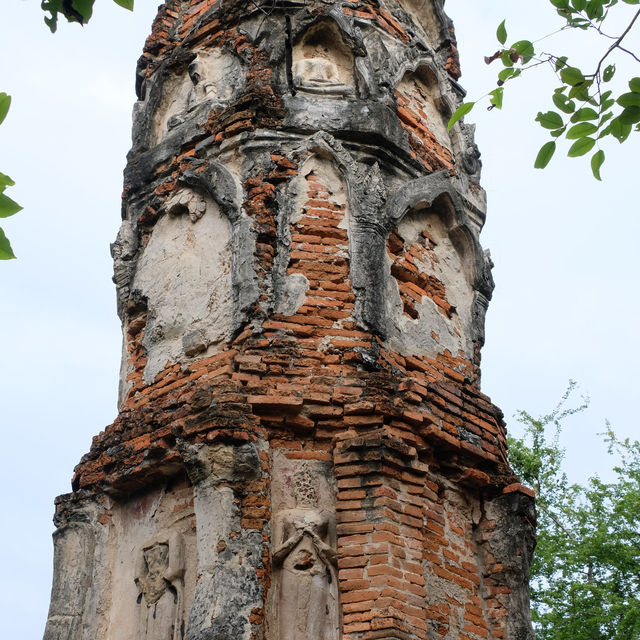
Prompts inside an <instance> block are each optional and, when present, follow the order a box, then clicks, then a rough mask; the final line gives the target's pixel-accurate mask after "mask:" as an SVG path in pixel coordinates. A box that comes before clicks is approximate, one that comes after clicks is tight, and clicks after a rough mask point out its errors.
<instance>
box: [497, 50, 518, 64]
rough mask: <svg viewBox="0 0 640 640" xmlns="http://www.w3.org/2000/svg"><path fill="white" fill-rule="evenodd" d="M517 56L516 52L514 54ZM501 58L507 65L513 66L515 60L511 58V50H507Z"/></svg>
mask: <svg viewBox="0 0 640 640" xmlns="http://www.w3.org/2000/svg"><path fill="white" fill-rule="evenodd" d="M514 56H515V54H514ZM500 60H501V61H502V64H503V65H504V66H505V67H513V60H512V59H511V52H510V51H505V52H504V53H503V54H502V55H501V56H500Z"/></svg>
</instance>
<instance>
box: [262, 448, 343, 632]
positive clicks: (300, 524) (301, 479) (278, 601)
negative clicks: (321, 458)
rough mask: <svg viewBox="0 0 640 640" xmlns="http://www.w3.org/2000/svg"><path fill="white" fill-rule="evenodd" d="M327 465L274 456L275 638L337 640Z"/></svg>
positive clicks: (331, 499)
mask: <svg viewBox="0 0 640 640" xmlns="http://www.w3.org/2000/svg"><path fill="white" fill-rule="evenodd" d="M329 473H330V471H329V469H327V468H326V467H325V466H324V465H322V464H320V463H316V462H312V461H306V460H305V461H299V460H298V461H294V460H287V459H286V458H285V457H284V456H279V455H277V456H274V476H273V488H272V491H273V506H274V511H273V512H274V516H273V533H272V540H271V543H272V559H273V566H274V570H275V573H274V576H275V584H274V587H273V597H272V605H271V614H272V615H271V618H270V620H271V627H272V634H273V638H274V639H277V640H310V639H311V638H313V639H314V640H315V639H317V640H338V638H339V637H340V608H339V591H338V580H337V551H336V518H335V507H334V493H333V487H332V483H331V481H330V479H329V477H330V476H329Z"/></svg>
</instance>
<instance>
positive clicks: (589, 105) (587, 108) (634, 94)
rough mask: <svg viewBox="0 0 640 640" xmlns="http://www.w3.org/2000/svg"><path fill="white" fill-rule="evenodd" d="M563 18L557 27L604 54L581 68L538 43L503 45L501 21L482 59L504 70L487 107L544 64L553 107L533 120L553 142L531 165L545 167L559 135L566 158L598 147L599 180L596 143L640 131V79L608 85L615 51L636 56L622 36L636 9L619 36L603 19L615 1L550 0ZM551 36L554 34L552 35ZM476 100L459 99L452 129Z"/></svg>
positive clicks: (634, 1) (637, 0) (639, 0)
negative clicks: (552, 84) (553, 83)
mask: <svg viewBox="0 0 640 640" xmlns="http://www.w3.org/2000/svg"><path fill="white" fill-rule="evenodd" d="M549 2H550V3H551V5H553V8H554V10H555V11H556V12H557V14H558V15H559V16H560V18H561V19H562V21H563V25H562V27H561V28H560V29H559V31H560V32H561V31H565V30H567V29H570V30H579V31H584V32H586V33H587V34H597V36H598V38H599V41H598V42H597V43H596V44H599V45H600V46H602V43H603V42H604V43H605V44H604V46H603V51H602V55H601V56H600V58H599V60H598V62H597V63H596V64H595V67H594V68H593V69H589V70H587V69H584V68H581V67H582V66H583V65H580V66H578V65H577V64H574V63H573V61H572V62H571V63H570V61H569V58H568V56H566V55H562V54H561V53H559V52H556V53H548V52H545V51H539V50H537V48H536V47H537V44H538V42H540V41H542V40H545V38H541V39H540V40H539V41H532V40H527V39H525V40H518V41H516V42H514V43H513V44H511V45H507V44H506V43H507V38H508V34H507V28H506V23H505V21H504V20H503V21H502V22H501V23H500V25H499V26H498V29H497V31H496V37H497V39H498V42H499V43H500V46H501V48H500V49H498V50H497V51H496V52H495V53H494V54H493V55H491V56H488V57H485V62H486V63H487V64H491V63H492V62H495V61H499V62H500V63H501V64H502V66H503V69H502V70H501V71H500V72H499V73H498V80H497V84H498V87H497V88H496V89H493V90H492V91H490V92H489V93H488V94H487V95H488V97H489V101H490V103H491V105H490V107H489V108H490V109H492V108H494V107H495V108H498V109H501V108H502V103H503V97H504V89H505V85H506V84H507V83H509V82H511V81H513V80H515V79H516V78H519V77H522V76H523V74H524V73H525V72H527V71H529V70H531V69H533V68H535V67H538V66H540V65H546V66H548V67H549V68H550V69H551V71H552V72H553V74H554V76H555V78H556V79H557V84H558V86H557V87H556V88H555V89H554V90H553V93H552V94H551V100H552V102H553V105H554V107H555V108H554V109H551V110H548V111H546V112H542V111H541V112H539V113H538V115H537V117H536V121H537V122H539V123H540V125H541V126H542V127H543V128H544V129H546V130H547V131H548V132H549V134H550V136H551V138H552V140H550V141H549V142H547V143H546V144H544V145H543V146H542V148H541V149H540V151H539V152H538V155H537V157H536V159H535V163H534V166H535V167H536V168H537V169H544V168H545V167H546V166H547V165H548V164H549V162H550V160H551V158H552V157H553V154H554V153H555V151H556V147H557V142H556V140H557V139H558V138H561V137H564V138H565V139H566V140H567V141H569V145H570V146H569V150H568V153H567V155H568V156H569V157H570V158H576V157H579V156H583V155H585V154H587V153H589V152H590V151H592V150H593V149H594V147H596V151H595V153H594V154H593V156H592V157H591V170H592V172H593V175H594V177H595V178H596V179H597V180H600V179H601V176H600V169H601V167H602V165H603V163H604V160H605V154H604V151H603V150H602V149H600V148H599V141H600V140H601V139H603V138H605V137H607V136H611V137H612V138H614V139H616V140H617V141H618V142H620V143H622V142H625V140H627V138H628V137H629V135H630V134H631V132H632V131H636V132H637V131H640V77H637V76H634V77H631V78H629V79H628V80H627V82H626V86H625V87H624V90H623V91H622V92H617V91H614V89H612V88H610V87H611V85H609V83H610V82H611V80H612V79H613V77H614V75H615V73H616V64H615V62H614V61H613V56H614V54H622V55H624V56H630V57H631V58H632V59H633V60H634V61H635V62H640V58H638V56H637V55H636V54H635V53H634V52H632V51H630V50H629V49H628V48H626V40H628V36H629V34H630V33H631V32H632V30H633V29H634V28H637V26H638V24H640V20H638V18H639V17H640V9H638V11H636V12H635V13H634V14H633V16H632V17H631V19H630V20H629V22H628V23H627V25H626V26H625V28H624V29H623V30H622V32H621V33H619V34H617V35H611V34H609V33H608V32H607V31H606V29H607V28H608V27H607V25H606V20H607V18H608V17H609V16H610V12H611V10H612V8H613V7H614V6H615V5H617V4H618V3H619V0H549ZM622 2H623V3H624V4H627V5H638V4H640V0H622ZM552 35H553V34H552ZM475 104H476V101H474V102H465V103H463V104H462V105H461V106H460V107H459V108H458V109H457V110H456V112H455V113H454V114H453V116H452V117H451V119H450V121H449V128H451V127H452V126H453V125H454V124H455V123H456V122H457V121H458V120H459V119H460V118H462V117H463V116H464V115H465V114H467V113H469V112H470V111H471V109H472V108H473V107H474V105H475Z"/></svg>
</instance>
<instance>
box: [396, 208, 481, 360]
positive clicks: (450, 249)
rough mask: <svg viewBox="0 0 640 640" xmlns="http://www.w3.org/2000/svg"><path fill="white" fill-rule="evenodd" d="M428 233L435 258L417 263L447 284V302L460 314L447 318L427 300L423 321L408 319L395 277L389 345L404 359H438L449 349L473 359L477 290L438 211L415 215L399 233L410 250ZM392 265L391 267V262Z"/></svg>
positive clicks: (421, 308)
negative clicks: (475, 291) (435, 357)
mask: <svg viewBox="0 0 640 640" xmlns="http://www.w3.org/2000/svg"><path fill="white" fill-rule="evenodd" d="M423 231H426V232H427V233H428V234H429V235H430V236H431V237H432V238H433V240H434V241H435V242H436V246H435V247H434V248H432V250H431V252H430V253H429V254H427V255H430V257H428V258H427V260H426V261H423V260H418V259H416V258H414V261H415V265H416V267H417V268H418V270H419V271H420V272H421V273H424V274H427V275H432V276H433V277H435V278H436V279H437V280H439V281H440V282H441V283H442V284H443V285H444V287H445V290H446V301H447V302H449V304H451V305H452V306H453V307H455V312H454V313H453V315H452V317H451V318H447V317H446V316H445V315H443V313H442V312H441V311H440V310H439V307H438V306H437V305H436V304H435V303H434V302H433V300H431V298H429V297H428V296H424V297H423V298H422V302H421V303H416V304H415V309H416V311H417V312H418V314H419V317H418V318H417V319H415V320H414V319H412V318H410V317H408V316H407V315H406V314H404V313H403V309H402V302H401V300H400V295H399V290H398V283H397V281H396V280H395V278H394V277H393V276H391V275H390V276H389V280H388V285H389V290H390V292H391V293H390V295H389V296H387V297H388V299H389V300H390V301H391V303H390V306H391V309H390V316H391V317H392V318H393V327H392V332H391V335H390V338H389V344H390V346H391V348H392V349H394V350H397V351H398V352H399V353H401V354H403V355H415V354H421V355H428V356H431V357H434V356H436V355H437V354H439V353H443V352H444V350H445V349H448V350H449V351H450V352H451V354H452V355H453V356H454V357H455V356H458V355H459V353H458V352H459V351H460V350H461V351H462V352H463V353H464V356H465V358H466V359H467V360H472V358H473V343H472V340H471V337H470V336H471V333H472V315H471V308H472V304H473V299H474V292H473V287H472V286H471V284H470V282H469V277H468V275H467V272H466V269H465V265H464V261H463V257H462V256H461V255H460V253H459V251H458V250H457V248H456V247H455V246H454V244H453V242H452V241H451V239H450V237H449V235H448V233H447V230H446V228H445V225H444V224H443V222H442V221H441V219H440V217H439V216H438V215H437V214H436V213H433V212H431V213H430V212H428V211H427V212H414V213H409V214H407V215H406V216H405V217H404V218H403V220H402V221H401V222H400V224H399V225H398V233H399V235H400V236H401V237H402V238H403V239H404V241H405V248H408V247H409V246H410V245H412V244H414V243H416V242H417V241H418V239H419V237H420V234H421V233H422V232H423ZM388 264H389V265H391V260H390V259H388ZM432 332H433V333H435V334H436V337H434V336H433V335H432Z"/></svg>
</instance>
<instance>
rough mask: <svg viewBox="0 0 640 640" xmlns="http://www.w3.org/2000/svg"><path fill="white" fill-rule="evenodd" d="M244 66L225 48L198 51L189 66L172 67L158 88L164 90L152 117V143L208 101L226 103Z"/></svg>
mask: <svg viewBox="0 0 640 640" xmlns="http://www.w3.org/2000/svg"><path fill="white" fill-rule="evenodd" d="M241 71H242V68H241V64H240V62H239V60H238V59H237V58H236V57H235V56H234V55H232V54H231V53H227V52H225V51H223V50H222V49H208V50H204V49H203V50H201V51H198V52H197V54H196V55H195V57H194V58H193V60H192V61H191V62H190V63H189V65H188V67H187V68H186V69H184V68H183V69H182V70H181V71H179V72H171V71H168V72H167V75H166V76H165V78H164V81H163V82H162V83H161V86H160V85H159V86H158V87H157V89H156V90H158V91H161V96H159V100H158V106H157V108H156V110H155V113H154V114H153V117H152V131H153V133H152V143H153V144H157V143H159V142H160V141H161V140H162V139H163V138H164V137H165V136H166V135H167V133H169V132H170V131H171V130H172V129H175V128H176V127H177V126H179V125H180V124H182V123H183V122H184V121H185V120H186V119H187V118H188V117H189V116H190V114H191V113H192V112H194V111H195V110H196V109H197V108H198V107H199V106H200V105H202V104H204V103H205V102H215V103H226V102H228V101H229V100H230V99H231V97H232V96H233V94H234V93H235V92H236V90H237V88H238V85H239V84H240V80H241V78H242V74H241Z"/></svg>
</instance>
